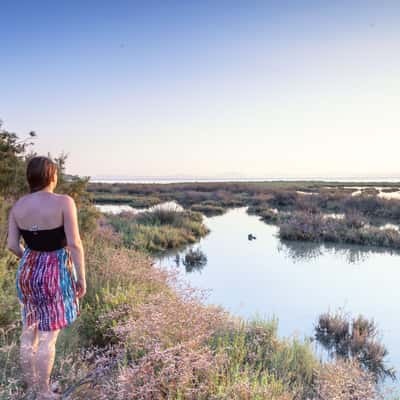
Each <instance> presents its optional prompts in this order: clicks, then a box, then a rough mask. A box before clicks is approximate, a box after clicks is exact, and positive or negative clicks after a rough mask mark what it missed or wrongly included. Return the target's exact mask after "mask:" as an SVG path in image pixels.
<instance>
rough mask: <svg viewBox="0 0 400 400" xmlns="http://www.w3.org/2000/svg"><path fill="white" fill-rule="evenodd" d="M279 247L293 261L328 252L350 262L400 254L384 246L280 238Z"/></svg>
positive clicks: (315, 256) (315, 257)
mask: <svg viewBox="0 0 400 400" xmlns="http://www.w3.org/2000/svg"><path fill="white" fill-rule="evenodd" d="M277 249H278V252H280V253H283V254H284V255H285V256H287V257H289V258H290V259H292V261H293V262H303V261H310V260H313V259H317V258H319V257H321V256H324V255H326V254H328V253H330V254H332V255H336V256H338V257H340V258H342V259H343V258H344V259H345V260H346V262H347V263H348V264H359V263H362V262H365V261H366V260H367V259H368V258H369V257H370V256H371V255H373V254H390V255H400V252H399V251H398V250H393V249H388V248H382V247H373V246H358V245H351V244H343V243H342V244H335V243H316V242H302V241H290V240H280V241H279V243H278V246H277Z"/></svg>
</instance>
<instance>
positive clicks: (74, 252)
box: [63, 195, 86, 297]
mask: <svg viewBox="0 0 400 400" xmlns="http://www.w3.org/2000/svg"><path fill="white" fill-rule="evenodd" d="M63 217H64V230H65V236H66V237H67V246H68V248H69V249H70V251H71V257H72V261H73V262H74V264H75V266H76V268H77V272H78V297H83V296H84V294H85V293H86V276H85V259H84V253H83V246H82V241H81V237H80V234H79V225H78V213H77V210H76V205H75V201H74V199H73V198H72V197H70V196H67V195H66V196H63Z"/></svg>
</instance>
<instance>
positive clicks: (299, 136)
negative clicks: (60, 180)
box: [0, 0, 400, 177]
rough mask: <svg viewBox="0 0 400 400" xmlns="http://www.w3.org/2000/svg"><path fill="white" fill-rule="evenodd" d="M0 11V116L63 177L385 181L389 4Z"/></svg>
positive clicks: (394, 24) (399, 57)
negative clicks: (30, 135)
mask: <svg viewBox="0 0 400 400" xmlns="http://www.w3.org/2000/svg"><path fill="white" fill-rule="evenodd" d="M0 5H1V23H0V50H1V64H0V88H1V96H0V118H1V119H2V120H3V121H4V123H5V127H6V128H8V129H10V130H12V131H15V132H17V133H19V134H20V135H23V134H24V133H25V132H28V131H29V130H32V129H33V130H35V131H37V133H38V136H39V137H38V139H37V144H36V150H37V151H38V152H39V153H42V154H46V153H48V152H50V153H51V154H52V155H57V154H59V153H60V152H61V151H64V152H67V153H68V154H69V160H68V168H67V169H68V172H71V173H77V174H81V175H91V176H99V175H125V176H177V175H185V176H198V177H203V176H208V177H210V176H216V177H221V176H237V177H313V176H321V177H354V176H373V177H379V176H399V177H400V164H399V162H398V148H399V145H400V129H399V128H400V117H399V112H398V108H399V107H398V105H399V104H400V79H399V77H398V71H399V70H400V51H399V50H400V28H399V23H398V21H399V20H400V2H398V1H385V0H382V1H379V2H378V1H368V0H365V1H351V0H349V1H344V0H343V1H217V0H216V1H198V2H190V1H146V2H144V1H143V2H136V1H113V2H111V1H108V2H106V1H68V2H67V1H64V2H54V1H51V2H50V1H49V2H43V1H35V2H33V1H19V2H14V1H1V0H0Z"/></svg>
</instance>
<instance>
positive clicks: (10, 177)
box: [0, 120, 36, 198]
mask: <svg viewBox="0 0 400 400" xmlns="http://www.w3.org/2000/svg"><path fill="white" fill-rule="evenodd" d="M35 136H36V134H35V132H30V133H29V137H28V138H26V139H19V137H18V136H17V135H16V134H15V133H13V132H8V131H6V130H5V129H3V123H2V121H1V120H0V195H1V196H3V197H5V198H8V197H15V196H18V195H20V194H22V193H24V192H25V191H26V190H27V184H26V180H25V162H26V151H27V148H28V147H30V146H31V145H32V144H33V143H32V142H31V141H30V140H31V139H32V138H34V137H35Z"/></svg>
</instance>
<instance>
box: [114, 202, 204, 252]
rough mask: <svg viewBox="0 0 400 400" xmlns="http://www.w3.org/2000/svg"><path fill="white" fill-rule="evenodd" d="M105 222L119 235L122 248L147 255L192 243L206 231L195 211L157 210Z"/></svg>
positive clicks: (115, 217)
mask: <svg viewBox="0 0 400 400" xmlns="http://www.w3.org/2000/svg"><path fill="white" fill-rule="evenodd" d="M107 218H108V221H109V223H110V224H111V226H113V227H114V229H115V230H116V231H117V232H119V233H121V234H122V238H123V242H124V245H125V246H127V247H131V248H134V249H136V250H141V251H147V252H149V253H153V254H154V253H162V252H163V251H165V250H168V249H177V248H181V247H183V246H184V245H186V244H191V243H195V242H196V241H197V240H198V239H199V238H201V237H203V236H205V235H206V234H207V233H208V232H209V230H208V228H207V227H206V226H205V225H204V224H203V222H202V220H203V217H202V215H201V214H200V213H198V212H194V211H178V210H176V209H163V208H161V207H158V208H157V207H156V208H155V209H153V210H151V211H146V212H143V213H139V214H131V213H121V214H119V215H109V216H108V217H107Z"/></svg>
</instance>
